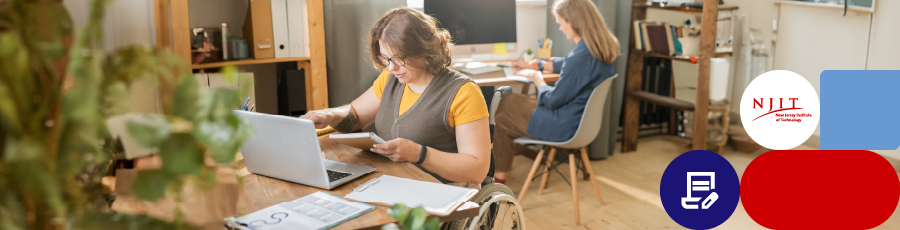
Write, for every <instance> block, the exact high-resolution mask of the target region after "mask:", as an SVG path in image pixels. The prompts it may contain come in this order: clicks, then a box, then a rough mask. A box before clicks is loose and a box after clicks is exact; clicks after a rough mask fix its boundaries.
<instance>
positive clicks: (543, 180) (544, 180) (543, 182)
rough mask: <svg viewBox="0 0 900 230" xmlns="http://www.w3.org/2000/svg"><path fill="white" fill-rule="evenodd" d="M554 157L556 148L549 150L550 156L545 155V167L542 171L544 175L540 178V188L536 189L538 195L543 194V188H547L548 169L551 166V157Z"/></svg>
mask: <svg viewBox="0 0 900 230" xmlns="http://www.w3.org/2000/svg"><path fill="white" fill-rule="evenodd" d="M555 156H556V148H553V147H551V148H550V155H547V164H546V165H547V166H546V167H545V169H544V175H543V176H541V186H540V187H538V195H543V194H544V188H546V187H547V178H548V177H550V167H551V166H553V159H555V158H553V157H555Z"/></svg>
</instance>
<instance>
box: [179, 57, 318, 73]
mask: <svg viewBox="0 0 900 230" xmlns="http://www.w3.org/2000/svg"><path fill="white" fill-rule="evenodd" d="M292 61H296V62H303V61H309V57H289V58H267V59H246V60H238V61H223V62H211V63H203V64H192V65H191V69H199V70H203V69H212V68H220V67H223V66H227V65H233V66H239V65H254V64H267V63H278V62H292Z"/></svg>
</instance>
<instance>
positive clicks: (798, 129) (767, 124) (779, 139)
mask: <svg viewBox="0 0 900 230" xmlns="http://www.w3.org/2000/svg"><path fill="white" fill-rule="evenodd" d="M740 113H741V122H743V124H744V129H745V130H747V134H749V135H750V138H753V140H754V141H756V143H759V144H760V145H762V146H763V147H766V148H768V149H774V150H785V149H792V148H794V147H797V146H798V145H800V144H803V142H805V141H806V140H807V139H809V136H811V135H812V134H813V132H815V130H816V126H818V125H819V117H820V115H819V95H818V94H817V93H816V89H815V88H813V87H812V85H810V84H809V81H806V78H803V76H800V75H799V74H797V73H794V72H791V71H785V70H774V71H769V72H767V73H764V74H762V75H759V77H756V79H753V82H750V85H748V86H747V89H746V90H744V96H743V97H742V98H741V104H740Z"/></svg>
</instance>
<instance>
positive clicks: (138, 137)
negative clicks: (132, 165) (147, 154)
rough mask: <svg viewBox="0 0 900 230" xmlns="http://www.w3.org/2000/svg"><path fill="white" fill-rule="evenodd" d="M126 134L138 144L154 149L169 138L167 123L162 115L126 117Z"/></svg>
mask: <svg viewBox="0 0 900 230" xmlns="http://www.w3.org/2000/svg"><path fill="white" fill-rule="evenodd" d="M127 126H128V133H130V134H131V136H132V137H134V139H135V141H137V143H138V144H140V145H142V146H144V147H147V148H154V147H157V146H159V145H160V144H162V142H163V141H164V140H166V138H167V137H168V136H169V132H170V131H169V122H167V121H166V118H165V117H164V116H163V115H158V114H145V115H139V116H129V117H128V124H127Z"/></svg>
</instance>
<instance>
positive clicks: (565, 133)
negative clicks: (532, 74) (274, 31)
mask: <svg viewBox="0 0 900 230" xmlns="http://www.w3.org/2000/svg"><path fill="white" fill-rule="evenodd" d="M553 71H554V72H556V71H558V73H559V80H557V81H556V84H555V85H554V86H542V87H540V88H538V89H537V91H538V92H537V100H538V106H537V108H535V109H534V112H532V113H531V119H530V120H529V121H528V134H529V135H531V136H534V137H537V138H540V139H543V140H546V141H566V140H569V139H570V138H572V136H574V135H575V131H576V130H578V125H579V124H580V122H581V115H582V114H583V113H584V107H585V105H587V101H588V99H589V98H590V97H591V92H592V91H593V90H594V87H596V86H597V85H599V84H600V83H601V82H603V80H606V79H607V78H610V77H612V76H613V75H615V74H616V72H615V69H614V67H613V64H612V63H606V62H603V60H600V59H597V58H595V57H594V56H591V51H590V50H588V48H587V46H586V45H585V44H584V40H582V41H579V42H578V44H577V45H575V48H574V49H572V51H571V52H569V54H568V55H566V57H565V58H554V59H553ZM595 119H601V118H599V117H597V118H595Z"/></svg>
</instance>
